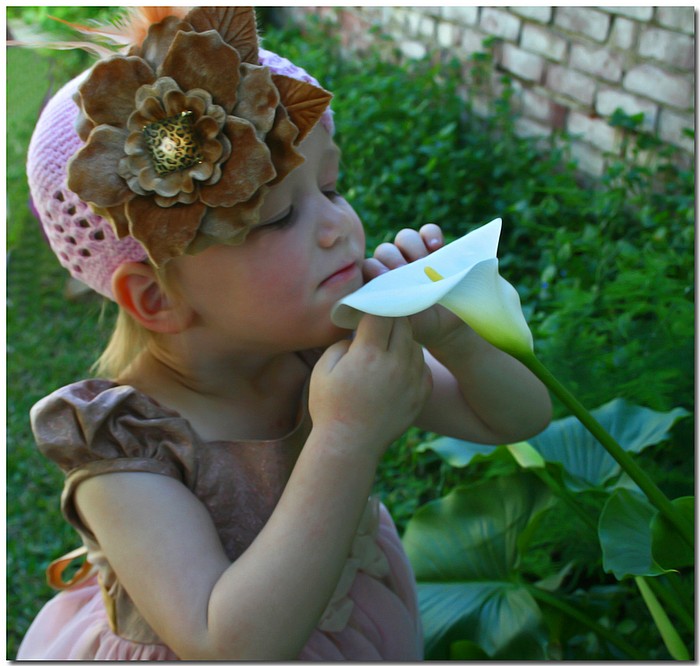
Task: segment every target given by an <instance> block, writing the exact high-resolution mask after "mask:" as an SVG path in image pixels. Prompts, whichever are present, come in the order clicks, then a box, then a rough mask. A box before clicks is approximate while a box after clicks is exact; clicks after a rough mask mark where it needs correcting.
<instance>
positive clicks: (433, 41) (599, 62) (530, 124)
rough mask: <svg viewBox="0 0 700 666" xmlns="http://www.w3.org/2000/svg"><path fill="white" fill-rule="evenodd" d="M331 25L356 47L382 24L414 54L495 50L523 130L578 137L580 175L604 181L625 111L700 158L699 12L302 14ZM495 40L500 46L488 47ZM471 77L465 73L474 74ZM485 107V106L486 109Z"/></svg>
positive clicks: (376, 10) (469, 9)
mask: <svg viewBox="0 0 700 666" xmlns="http://www.w3.org/2000/svg"><path fill="white" fill-rule="evenodd" d="M287 11H288V12H289V13H290V15H291V17H292V18H293V20H300V19H303V15H304V13H306V12H314V13H317V14H321V15H323V16H325V17H327V18H330V19H331V20H333V21H334V22H336V23H337V24H338V25H339V26H340V29H341V34H342V39H343V43H344V44H345V45H346V46H347V47H348V48H350V49H353V50H358V51H361V50H362V49H363V48H366V47H367V46H368V45H369V44H370V43H371V41H372V40H373V39H376V37H375V35H376V32H375V31H373V30H370V28H373V27H375V28H376V27H378V28H380V31H381V32H383V33H384V34H386V35H390V36H391V37H393V39H394V43H395V45H396V46H397V47H398V48H399V49H400V51H401V53H402V54H403V55H404V56H405V57H409V58H417V57H418V58H419V57H423V56H425V55H428V54H432V55H440V54H441V53H442V54H446V55H449V56H457V57H458V58H463V59H464V61H465V62H466V61H467V59H468V57H469V56H470V55H471V54H473V53H475V52H479V51H484V50H486V49H488V50H489V51H490V52H491V54H492V57H493V60H494V63H495V64H496V68H497V72H498V73H500V74H503V73H507V74H508V75H509V76H510V78H511V79H512V80H513V82H514V84H515V90H516V91H517V94H516V102H517V104H518V110H519V111H520V119H519V121H518V122H519V131H520V132H521V133H522V134H524V135H531V136H541V137H546V136H548V135H549V134H550V133H551V132H552V130H553V129H564V130H566V131H567V132H568V133H569V134H571V135H576V140H575V141H574V144H573V150H574V157H575V158H576V159H577V160H578V161H579V166H580V168H581V169H582V170H583V171H585V172H587V173H589V174H591V175H599V174H600V173H602V171H603V169H604V166H605V155H606V153H612V154H618V153H619V146H620V138H621V137H620V130H617V129H613V128H611V127H610V126H609V125H608V123H607V119H608V118H609V116H610V115H611V114H612V113H613V111H614V110H615V109H616V108H618V107H619V108H621V109H622V110H623V111H625V112H626V113H627V114H630V115H632V114H637V113H644V124H643V127H644V129H645V130H646V131H648V132H651V133H655V134H656V135H657V136H658V137H660V138H661V139H662V140H663V141H665V142H667V143H670V144H673V145H674V146H677V147H679V148H681V149H682V150H683V151H684V152H685V153H686V154H687V156H688V158H689V159H690V158H692V157H693V156H694V144H693V140H692V139H691V138H689V137H687V136H685V135H684V133H683V129H684V128H694V100H695V44H694V40H695V14H694V8H693V7H692V6H688V7H683V6H677V7H641V6H640V7H626V6H625V7H568V6H567V7H473V6H466V7H458V6H452V7H296V8H293V9H289V10H287ZM486 38H492V40H490V41H491V45H490V46H488V47H484V45H483V41H484V39H486ZM465 74H466V72H465ZM477 108H478V105H477Z"/></svg>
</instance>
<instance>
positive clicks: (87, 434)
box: [30, 379, 195, 472]
mask: <svg viewBox="0 0 700 666" xmlns="http://www.w3.org/2000/svg"><path fill="white" fill-rule="evenodd" d="M30 421H31V426H32V431H33V433H34V437H35V439H36V442H37V445H38V447H39V449H40V450H41V452H42V453H43V454H44V455H45V456H46V457H48V458H49V459H51V460H53V461H54V462H55V463H56V464H57V465H58V466H59V467H61V468H62V469H63V470H64V471H65V472H70V471H72V470H73V469H75V468H77V467H80V466H83V465H85V464H88V463H93V462H95V461H101V460H109V459H112V460H113V459H125V458H154V459H159V460H162V461H166V460H167V461H173V460H174V459H180V460H182V461H183V462H184V459H191V458H192V456H193V447H194V444H195V435H194V432H193V431H192V428H191V427H190V425H189V423H188V422H187V421H186V420H185V419H184V418H182V417H181V416H180V415H179V414H177V413H176V412H173V411H172V410H169V409H167V408H165V407H163V406H161V405H159V404H158V403H157V402H155V401H154V400H152V399H151V398H149V397H148V396H147V395H145V394H144V393H141V392H140V391H138V390H137V389H135V388H134V387H132V386H125V385H120V384H116V383H115V382H112V381H108V380H104V379H87V380H83V381H80V382H77V383H74V384H69V385H68V386H64V387H62V388H60V389H58V390H56V391H54V392H53V393H51V394H49V395H47V396H46V397H44V398H43V399H41V400H40V401H39V402H38V403H36V404H35V405H34V406H33V407H32V409H31V412H30ZM188 467H189V465H188Z"/></svg>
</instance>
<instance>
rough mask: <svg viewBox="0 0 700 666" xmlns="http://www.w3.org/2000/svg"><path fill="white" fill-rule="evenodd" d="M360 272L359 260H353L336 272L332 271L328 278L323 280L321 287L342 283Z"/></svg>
mask: <svg viewBox="0 0 700 666" xmlns="http://www.w3.org/2000/svg"><path fill="white" fill-rule="evenodd" d="M358 272H359V267H358V265H357V262H355V261H351V262H349V263H347V264H345V265H344V266H342V267H341V268H339V269H338V270H337V271H335V273H331V275H329V276H328V277H327V278H325V279H324V280H323V282H321V285H320V286H321V287H325V286H328V285H333V284H341V283H344V282H347V281H348V280H351V279H352V278H354V277H355V275H357V273H358Z"/></svg>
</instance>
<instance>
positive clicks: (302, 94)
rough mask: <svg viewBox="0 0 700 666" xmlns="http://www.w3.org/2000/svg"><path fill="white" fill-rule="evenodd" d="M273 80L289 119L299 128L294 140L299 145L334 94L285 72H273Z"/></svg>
mask: <svg viewBox="0 0 700 666" xmlns="http://www.w3.org/2000/svg"><path fill="white" fill-rule="evenodd" d="M272 82H273V83H274V84H275V85H276V86H277V90H279V93H280V100H281V101H282V104H283V105H284V108H285V109H286V110H287V113H288V114H289V119H290V120H291V121H292V122H293V123H294V124H295V125H296V126H297V127H298V128H299V134H298V135H297V138H296V139H295V141H294V143H295V145H299V144H300V143H301V142H302V141H303V140H304V138H305V137H306V135H307V134H308V133H309V132H310V131H311V129H312V128H313V126H314V125H315V124H316V122H317V121H318V119H319V118H320V117H321V116H322V115H323V112H324V111H325V110H326V108H327V107H328V105H329V104H330V102H331V99H332V97H333V95H331V93H329V92H328V91H327V90H324V89H323V88H319V87H318V86H314V85H312V84H311V83H307V82H306V81H299V80H297V79H294V78H292V77H291V76H285V75H284V74H273V75H272Z"/></svg>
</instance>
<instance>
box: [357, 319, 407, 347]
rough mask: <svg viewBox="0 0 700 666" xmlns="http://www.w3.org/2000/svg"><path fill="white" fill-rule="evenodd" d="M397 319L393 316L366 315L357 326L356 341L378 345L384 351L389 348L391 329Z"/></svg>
mask: <svg viewBox="0 0 700 666" xmlns="http://www.w3.org/2000/svg"><path fill="white" fill-rule="evenodd" d="M395 321H396V320H395V319H392V318H391V317H377V316H375V315H369V314H366V315H364V316H363V317H362V319H360V323H359V325H358V326H357V331H356V332H355V340H354V342H357V343H358V344H361V345H367V346H372V347H376V348H377V349H381V350H384V351H385V350H387V349H388V348H389V340H390V339H391V331H392V329H393V327H394V323H395ZM354 342H353V344H354Z"/></svg>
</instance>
